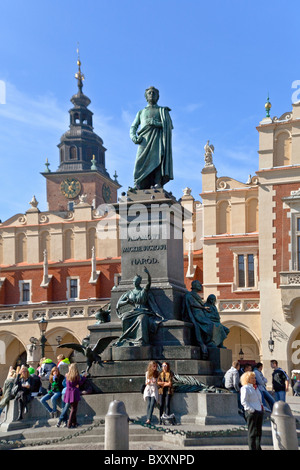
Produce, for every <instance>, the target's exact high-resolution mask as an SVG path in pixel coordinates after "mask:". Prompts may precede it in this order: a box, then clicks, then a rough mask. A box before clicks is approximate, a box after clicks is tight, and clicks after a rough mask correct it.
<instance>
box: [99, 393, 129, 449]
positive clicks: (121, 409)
mask: <svg viewBox="0 0 300 470" xmlns="http://www.w3.org/2000/svg"><path fill="white" fill-rule="evenodd" d="M104 449H105V450H129V421H128V415H127V413H126V408H125V405H124V403H123V402H122V401H118V400H114V401H112V402H111V403H110V405H109V407H108V412H107V415H106V416H105V439H104Z"/></svg>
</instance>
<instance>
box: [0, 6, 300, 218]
mask: <svg viewBox="0 0 300 470" xmlns="http://www.w3.org/2000/svg"><path fill="white" fill-rule="evenodd" d="M1 3H2V4H1V15H0V39H1V40H0V81H1V82H0V83H2V84H3V83H5V87H6V99H5V104H0V168H1V171H0V219H2V221H4V220H6V219H8V218H9V217H11V216H12V215H14V214H16V213H24V212H26V210H28V208H29V207H30V206H29V201H30V200H31V198H32V196H33V195H35V196H36V198H37V200H38V201H39V208H40V210H47V204H46V184H45V179H44V178H43V176H42V175H41V174H40V173H41V172H43V171H44V168H45V166H44V163H45V160H46V158H48V160H49V162H50V169H51V170H52V171H55V170H56V169H57V168H58V156H59V155H58V148H57V144H58V143H59V140H60V137H61V135H62V134H63V133H64V132H65V131H66V130H67V129H68V125H69V114H68V110H69V109H70V108H71V103H70V98H71V96H72V95H73V94H74V93H75V92H76V80H75V78H74V74H75V72H76V60H77V53H76V48H77V43H78V42H79V44H80V56H81V61H82V71H83V73H84V75H85V78H86V79H85V82H84V89H83V91H84V93H85V94H86V95H87V96H88V97H89V98H90V99H91V101H92V103H91V105H90V109H91V110H92V111H93V112H94V130H95V132H96V133H97V134H98V135H100V136H101V137H102V139H103V140H104V145H105V147H106V148H107V152H106V167H107V170H108V171H109V173H110V175H111V176H112V175H113V174H114V171H115V170H116V171H117V173H118V175H119V178H118V179H119V182H120V184H122V186H123V188H122V189H121V191H123V190H126V189H127V188H128V186H129V185H131V184H132V182H133V181H132V173H133V167H134V160H135V153H136V146H135V145H134V144H133V143H132V142H131V140H130V138H129V128H130V125H131V123H132V121H133V119H134V117H135V114H136V112H137V111H138V110H139V109H141V108H143V107H144V106H145V104H146V103H145V99H144V90H145V89H146V88H147V87H148V86H150V85H154V86H155V87H157V88H158V89H159V90H160V101H159V104H160V105H162V106H169V107H170V108H171V109H172V112H171V116H172V120H173V124H174V131H173V158H174V173H175V175H174V181H172V182H170V183H168V185H166V189H167V190H169V191H172V192H173V193H174V194H175V196H176V197H178V198H180V197H181V196H182V190H183V189H184V188H185V187H187V186H188V187H190V188H191V189H192V194H193V196H194V197H195V198H196V199H200V197H199V193H200V192H201V170H202V168H203V166H204V150H203V147H204V145H205V143H206V141H207V140H208V139H209V140H210V141H211V143H212V144H213V145H214V147H215V154H214V164H215V166H216V168H217V171H218V176H232V177H233V178H236V179H238V180H239V181H243V182H245V181H246V180H247V179H248V175H249V174H252V175H253V174H255V171H256V170H257V168H258V154H257V150H258V132H257V130H256V126H257V125H258V124H259V122H260V121H261V120H262V119H263V118H264V116H265V110H264V104H265V101H266V98H267V95H268V92H269V93H270V101H271V103H272V109H271V116H275V115H276V116H280V115H281V114H283V113H284V112H286V111H289V110H291V107H292V106H291V97H292V93H293V91H294V90H293V89H292V83H293V82H294V81H295V80H300V66H299V55H300V54H299V44H300V29H299V25H298V18H299V9H300V7H299V3H298V2H296V1H293V0H292V1H291V0H290V1H289V2H286V3H283V2H282V1H281V2H280V1H278V0H272V1H269V0H266V1H264V2H261V1H260V2H259V1H256V0H253V1H251V2H250V1H248V2H246V1H241V0H240V1H237V0H230V1H224V0H223V1H221V0H219V1H217V0H215V1H214V0H211V1H210V2H204V1H201V0H185V1H183V0H152V1H145V0H139V1H137V0H109V1H108V0H85V2H82V1H78V0H72V2H67V1H65V0H60V1H58V0H52V1H51V2H50V1H48V2H41V1H36V0H28V1H27V2H24V0H14V1H13V2H10V1H8V0H6V1H3V2H1Z"/></svg>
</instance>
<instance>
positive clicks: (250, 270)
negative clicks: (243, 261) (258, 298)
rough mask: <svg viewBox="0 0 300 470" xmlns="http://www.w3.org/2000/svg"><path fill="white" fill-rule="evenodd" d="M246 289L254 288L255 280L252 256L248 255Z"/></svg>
mask: <svg viewBox="0 0 300 470" xmlns="http://www.w3.org/2000/svg"><path fill="white" fill-rule="evenodd" d="M247 261H248V287H254V285H255V279H254V256H253V255H248V256H247Z"/></svg>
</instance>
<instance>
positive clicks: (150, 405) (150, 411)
mask: <svg viewBox="0 0 300 470" xmlns="http://www.w3.org/2000/svg"><path fill="white" fill-rule="evenodd" d="M146 401H147V421H148V420H150V421H151V418H152V414H153V410H154V405H155V402H156V400H155V397H146Z"/></svg>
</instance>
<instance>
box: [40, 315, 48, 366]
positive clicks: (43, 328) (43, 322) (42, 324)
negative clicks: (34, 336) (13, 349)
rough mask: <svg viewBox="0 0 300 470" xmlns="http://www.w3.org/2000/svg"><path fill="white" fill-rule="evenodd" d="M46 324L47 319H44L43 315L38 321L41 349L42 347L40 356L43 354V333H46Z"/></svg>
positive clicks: (45, 341)
mask: <svg viewBox="0 0 300 470" xmlns="http://www.w3.org/2000/svg"><path fill="white" fill-rule="evenodd" d="M47 326H48V322H47V320H45V317H43V318H42V319H41V320H40V321H39V329H40V333H41V339H40V342H41V349H42V357H44V356H45V344H46V343H47V339H46V336H45V333H46V330H47Z"/></svg>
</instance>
